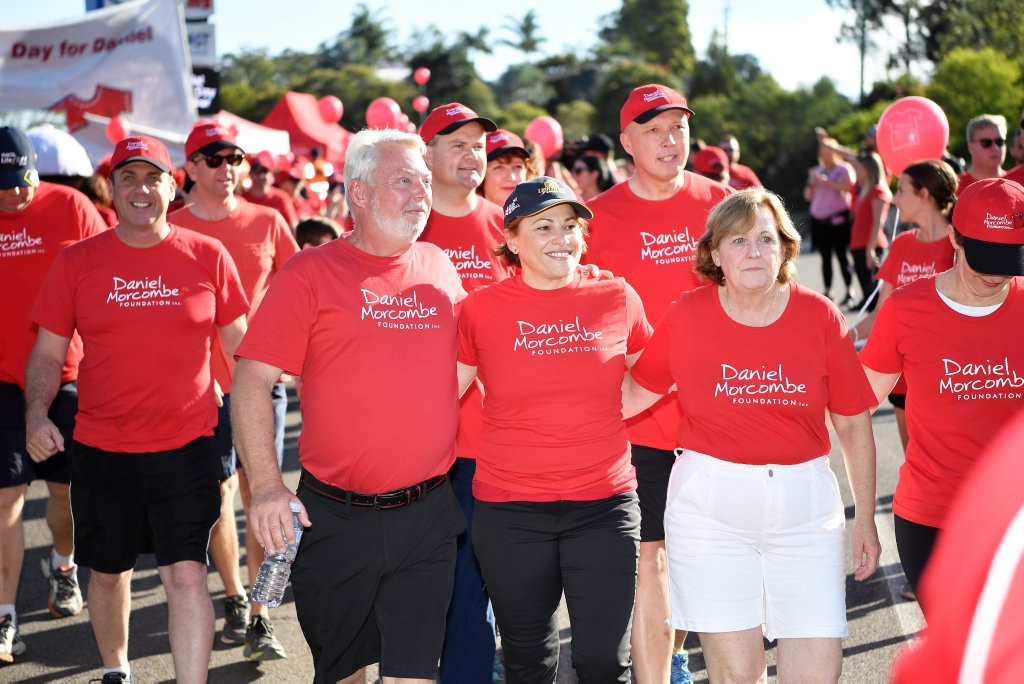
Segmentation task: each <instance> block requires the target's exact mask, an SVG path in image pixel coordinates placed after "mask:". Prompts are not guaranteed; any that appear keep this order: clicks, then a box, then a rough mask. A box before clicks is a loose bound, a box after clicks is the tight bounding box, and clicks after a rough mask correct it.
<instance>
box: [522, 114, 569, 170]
mask: <svg viewBox="0 0 1024 684" xmlns="http://www.w3.org/2000/svg"><path fill="white" fill-rule="evenodd" d="M523 137H524V138H527V139H529V140H532V141H533V142H535V143H537V144H538V145H540V151H541V152H542V153H543V154H544V158H545V159H550V158H551V157H554V156H555V155H556V154H558V153H559V152H561V151H562V142H563V141H562V125H561V124H560V123H558V121H557V120H556V119H555V118H553V117H550V116H538V117H537V118H536V119H534V120H533V121H531V122H530V123H529V125H527V127H526V131H525V135H524V136H523Z"/></svg>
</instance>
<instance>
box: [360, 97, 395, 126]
mask: <svg viewBox="0 0 1024 684" xmlns="http://www.w3.org/2000/svg"><path fill="white" fill-rule="evenodd" d="M401 122H402V108H401V107H399V106H398V103H397V102H395V101H394V100H392V99H391V98H390V97H378V98H377V99H376V100H374V101H373V102H371V103H370V105H369V106H368V107H367V108H366V125H367V126H369V127H370V128H399V124H401Z"/></svg>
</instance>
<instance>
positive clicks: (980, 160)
mask: <svg viewBox="0 0 1024 684" xmlns="http://www.w3.org/2000/svg"><path fill="white" fill-rule="evenodd" d="M967 151H968V152H969V153H970V155H971V163H970V165H969V166H968V167H967V170H966V171H964V172H963V173H961V174H960V184H959V185H958V186H957V190H956V195H957V197H959V196H960V195H961V194H963V191H964V190H965V189H966V188H967V187H968V186H969V185H971V184H972V183H975V182H977V181H980V180H983V179H985V178H1000V177H1002V176H1004V175H1006V172H1005V171H1003V162H1004V161H1006V117H1004V116H1003V115H1002V114H982V115H980V116H976V117H974V118H973V119H971V120H970V121H968V122H967Z"/></svg>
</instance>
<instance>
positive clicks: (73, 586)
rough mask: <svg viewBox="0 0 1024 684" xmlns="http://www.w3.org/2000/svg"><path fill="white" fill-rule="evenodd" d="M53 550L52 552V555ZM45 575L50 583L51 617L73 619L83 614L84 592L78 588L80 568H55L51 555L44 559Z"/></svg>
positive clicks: (75, 566)
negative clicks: (74, 616) (72, 617)
mask: <svg viewBox="0 0 1024 684" xmlns="http://www.w3.org/2000/svg"><path fill="white" fill-rule="evenodd" d="M52 553H53V550H52V549H51V550H50V554H52ZM41 565H42V568H43V575H45V576H46V579H47V580H49V582H50V598H49V606H50V615H52V616H53V617H57V618H62V617H71V616H72V615H78V614H79V613H81V612H82V605H83V604H82V590H81V589H80V588H79V586H78V566H77V565H72V566H71V567H70V568H68V567H60V568H57V569H54V568H53V565H52V564H51V563H50V555H46V556H43V558H42V563H41Z"/></svg>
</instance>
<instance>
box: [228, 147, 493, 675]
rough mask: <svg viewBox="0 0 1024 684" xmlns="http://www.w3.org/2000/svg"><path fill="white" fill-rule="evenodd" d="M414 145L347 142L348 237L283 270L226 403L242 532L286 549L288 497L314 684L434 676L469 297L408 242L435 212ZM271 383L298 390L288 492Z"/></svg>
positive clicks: (453, 526) (446, 265)
mask: <svg viewBox="0 0 1024 684" xmlns="http://www.w3.org/2000/svg"><path fill="white" fill-rule="evenodd" d="M424 151H425V148H424V145H423V141H422V140H421V139H420V138H419V137H417V136H415V135H412V134H409V133H404V132H399V131H395V130H388V129H385V130H365V131H360V132H359V133H357V134H356V135H355V136H354V137H353V138H352V141H351V143H350V144H349V147H348V151H347V156H346V161H345V179H346V184H347V188H348V199H349V202H350V205H351V209H352V216H353V220H354V226H355V227H354V229H353V230H352V231H350V232H349V233H347V234H346V235H344V236H343V237H342V238H340V239H338V240H333V241H331V242H328V243H327V244H325V245H321V246H320V247H317V248H316V249H307V250H304V251H302V252H300V253H299V254H296V255H295V256H294V257H292V258H291V259H289V261H288V263H286V264H285V265H284V268H282V269H281V271H280V272H279V273H278V274H277V276H276V277H275V278H274V282H273V283H272V284H271V286H270V289H269V290H268V291H267V295H266V297H264V299H263V304H262V305H261V306H260V309H259V311H257V312H256V314H255V316H253V319H252V326H251V327H250V329H249V333H247V334H246V337H245V341H244V342H243V344H242V346H241V347H240V348H239V350H238V357H239V359H238V365H237V367H236V368H235V377H234V392H233V394H234V396H233V399H234V401H233V403H232V408H231V410H232V419H233V421H234V431H235V443H236V445H237V446H238V452H239V455H240V456H241V459H242V462H243V464H244V466H245V472H246V474H247V475H248V477H249V483H250V487H251V490H252V503H251V507H250V515H249V534H251V535H253V536H254V537H255V538H256V540H257V541H258V542H259V544H260V545H261V546H263V547H264V548H267V549H271V550H278V551H281V552H283V551H285V549H286V544H285V541H286V540H285V536H287V537H288V542H289V543H293V542H294V532H293V529H292V512H291V509H290V504H291V503H300V504H301V511H300V513H299V520H300V521H301V522H302V524H303V525H305V526H307V529H306V531H305V533H304V534H303V535H302V543H301V546H300V547H299V549H298V554H297V555H296V557H295V562H294V564H293V567H292V572H291V582H292V589H293V591H294V593H295V609H296V613H297V615H298V618H299V622H300V624H301V625H302V632H303V635H304V636H305V637H306V640H307V642H308V643H309V647H310V650H311V651H312V654H313V662H314V666H315V667H316V680H317V681H329V682H334V681H338V680H341V679H346V678H348V677H352V676H353V675H357V676H358V673H359V671H360V670H362V668H364V667H365V666H366V665H369V664H371V663H374V662H377V661H378V660H379V661H380V670H381V672H383V673H386V674H387V675H388V677H392V678H394V680H395V681H406V680H408V679H415V680H417V681H419V680H424V679H435V678H436V677H437V669H438V668H437V663H438V659H439V658H440V655H441V640H442V635H443V634H444V616H445V612H446V611H447V610H448V604H449V602H450V600H451V591H452V582H453V579H452V578H453V575H454V569H455V554H456V538H457V537H458V535H459V534H460V533H461V532H462V531H463V529H464V528H465V521H464V518H463V515H462V512H461V511H460V510H459V506H458V502H457V501H456V499H455V497H454V495H453V494H452V490H451V487H450V485H449V484H448V482H447V474H448V470H449V469H450V468H451V466H452V463H453V461H454V460H455V454H454V445H455V431H456V427H457V422H458V388H457V383H456V374H455V359H456V353H457V345H456V319H457V315H458V308H459V306H460V302H461V301H462V299H463V298H464V297H465V291H464V290H463V288H462V284H461V281H460V279H459V274H458V272H457V271H456V270H455V268H454V267H453V266H452V263H451V260H450V259H448V257H447V256H446V255H445V254H444V252H443V251H441V249H439V248H438V247H437V246H436V245H433V244H430V243H427V242H422V241H420V242H417V240H416V238H417V237H419V235H420V233H421V232H422V230H423V227H424V226H425V225H426V222H427V216H428V214H429V212H430V206H431V192H430V171H429V170H428V169H427V166H426V164H425V162H424V160H423V154H424ZM481 201H483V200H481ZM281 373H289V374H292V375H296V376H299V377H301V379H302V386H301V397H302V434H301V435H300V436H299V463H300V464H301V466H302V476H301V479H300V485H299V490H298V493H297V495H296V494H293V493H292V492H291V491H289V490H288V488H287V487H285V485H284V482H283V481H282V478H281V470H280V467H279V466H278V464H277V458H276V455H275V453H274V448H273V439H272V425H273V412H272V407H271V401H270V396H269V394H270V388H271V387H272V386H273V384H274V383H275V382H276V381H277V378H278V377H279V376H280V375H281ZM310 525H312V526H310ZM382 645H383V646H386V647H385V648H382ZM359 679H360V680H361V676H359ZM346 681H350V680H348V679H346ZM351 681H356V679H355V678H353V679H352V680H351Z"/></svg>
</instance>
